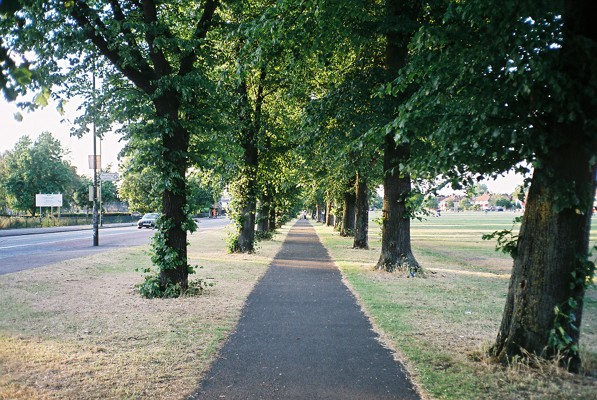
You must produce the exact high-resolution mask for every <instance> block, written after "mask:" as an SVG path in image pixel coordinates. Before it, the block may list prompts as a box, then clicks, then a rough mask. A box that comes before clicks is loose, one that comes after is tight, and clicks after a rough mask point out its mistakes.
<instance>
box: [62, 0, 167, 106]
mask: <svg viewBox="0 0 597 400" xmlns="http://www.w3.org/2000/svg"><path fill="white" fill-rule="evenodd" d="M67 11H70V13H71V15H72V16H73V18H74V19H75V21H76V22H77V25H79V27H80V28H81V29H82V30H83V33H84V34H85V36H86V37H87V38H88V39H90V40H91V42H92V43H93V44H94V45H95V46H96V47H97V49H98V50H99V51H100V53H101V54H102V55H104V56H105V57H106V58H107V59H108V60H110V61H111V62H112V64H113V65H114V66H115V67H116V68H117V69H118V70H119V71H120V72H122V73H123V74H124V76H126V77H127V78H128V79H129V80H131V82H133V83H134V84H135V85H136V86H137V87H139V88H140V89H142V90H143V91H144V92H145V93H148V94H151V93H153V92H154V91H155V87H153V85H152V84H151V81H152V80H154V79H156V76H155V72H154V71H153V70H152V69H151V68H150V67H149V65H147V63H145V62H144V60H143V57H142V56H141V55H138V59H139V60H138V61H139V69H135V68H133V67H132V66H131V65H130V63H128V64H127V63H125V62H124V60H123V58H122V57H121V55H120V53H119V52H118V51H116V50H113V49H112V46H111V45H110V43H108V40H107V39H106V38H105V37H103V36H102V35H101V30H102V29H103V30H104V31H105V30H106V27H105V25H104V24H103V22H102V21H101V19H100V18H99V16H98V15H97V13H96V12H95V11H93V10H92V9H91V8H90V7H89V5H88V4H87V3H86V2H85V1H84V0H78V1H76V2H75V4H74V5H73V6H72V7H69V9H68V10H67ZM92 21H94V22H95V24H94V23H93V22H92ZM134 50H136V49H133V51H134Z"/></svg>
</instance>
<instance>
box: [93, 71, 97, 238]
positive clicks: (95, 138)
mask: <svg viewBox="0 0 597 400" xmlns="http://www.w3.org/2000/svg"><path fill="white" fill-rule="evenodd" d="M92 75H93V85H92V91H93V93H92V99H93V105H92V107H93V110H92V112H93V245H94V246H99V226H98V218H97V167H98V165H97V148H96V146H97V145H96V142H97V136H96V132H95V119H96V114H97V108H96V105H95V59H94V60H93V72H92Z"/></svg>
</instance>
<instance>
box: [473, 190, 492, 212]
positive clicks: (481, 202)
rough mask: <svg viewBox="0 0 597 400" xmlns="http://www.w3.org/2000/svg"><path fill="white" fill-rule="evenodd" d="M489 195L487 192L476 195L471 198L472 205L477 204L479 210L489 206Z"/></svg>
mask: <svg viewBox="0 0 597 400" xmlns="http://www.w3.org/2000/svg"><path fill="white" fill-rule="evenodd" d="M490 198H491V195H490V194H489V193H484V194H482V195H481V196H477V197H475V198H474V199H473V206H479V208H480V209H481V210H484V209H486V208H489V199H490Z"/></svg>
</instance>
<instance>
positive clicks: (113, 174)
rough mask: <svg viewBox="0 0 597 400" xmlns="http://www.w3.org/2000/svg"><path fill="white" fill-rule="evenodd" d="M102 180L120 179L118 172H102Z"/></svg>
mask: <svg viewBox="0 0 597 400" xmlns="http://www.w3.org/2000/svg"><path fill="white" fill-rule="evenodd" d="M100 180H102V181H104V182H105V181H117V180H118V172H101V173H100Z"/></svg>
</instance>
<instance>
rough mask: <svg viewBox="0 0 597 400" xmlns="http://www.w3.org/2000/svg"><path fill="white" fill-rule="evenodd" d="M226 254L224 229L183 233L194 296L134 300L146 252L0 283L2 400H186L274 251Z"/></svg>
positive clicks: (274, 244) (277, 241) (100, 257)
mask: <svg viewBox="0 0 597 400" xmlns="http://www.w3.org/2000/svg"><path fill="white" fill-rule="evenodd" d="M288 229H289V226H285V227H282V228H281V229H280V230H279V234H278V235H276V236H275V237H274V238H273V240H271V241H267V242H261V243H260V244H259V249H258V251H257V253H256V254H252V255H243V254H226V249H225V246H226V244H225V239H226V234H227V232H226V231H225V230H224V229H221V230H205V231H203V232H201V231H200V232H197V233H195V234H193V235H190V237H189V241H190V247H189V263H190V264H191V265H199V266H202V267H203V268H201V269H199V270H198V271H197V275H198V276H199V277H201V278H207V279H209V280H210V281H213V282H215V286H213V287H212V288H209V289H208V290H207V291H206V292H205V293H204V294H203V295H202V296H198V297H182V298H179V299H166V300H161V299H152V300H147V299H143V298H141V297H140V296H139V295H138V294H137V292H136V290H135V289H134V285H135V284H137V283H139V282H141V281H142V279H143V278H142V275H141V273H140V272H135V268H137V267H142V268H143V267H146V266H148V265H149V264H150V261H149V255H148V254H147V248H146V247H136V248H131V249H126V250H117V251H112V252H105V253H101V254H97V255H93V256H90V257H85V258H80V259H74V260H69V261H65V262H61V263H58V264H54V265H51V266H47V267H43V268H37V269H33V270H28V271H21V272H18V273H14V274H8V275H3V276H0V399H2V400H5V399H32V398H35V399H72V398H76V399H156V398H159V399H180V398H185V397H187V396H188V395H189V394H191V393H192V392H193V391H194V390H195V389H196V388H197V386H198V384H199V382H200V379H201V377H202V375H203V374H204V373H205V372H206V371H207V369H208V368H209V365H210V363H211V361H212V359H213V358H214V356H215V354H216V352H217V350H218V349H219V348H220V346H221V345H222V343H223V341H224V340H225V339H226V338H227V337H228V335H229V333H230V332H231V330H232V329H234V327H235V325H236V322H237V320H238V318H239V316H240V312H241V309H242V306H243V304H244V301H245V299H246V297H247V296H248V294H249V293H250V291H251V290H252V288H253V286H254V284H255V283H256V282H257V280H258V279H259V278H260V277H261V276H262V275H263V273H264V272H265V270H266V269H267V266H268V265H269V264H270V262H271V260H272V259H273V257H274V255H275V254H276V253H277V251H278V250H279V248H280V246H281V244H282V241H283V240H284V238H285V236H286V233H287V232H288Z"/></svg>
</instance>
